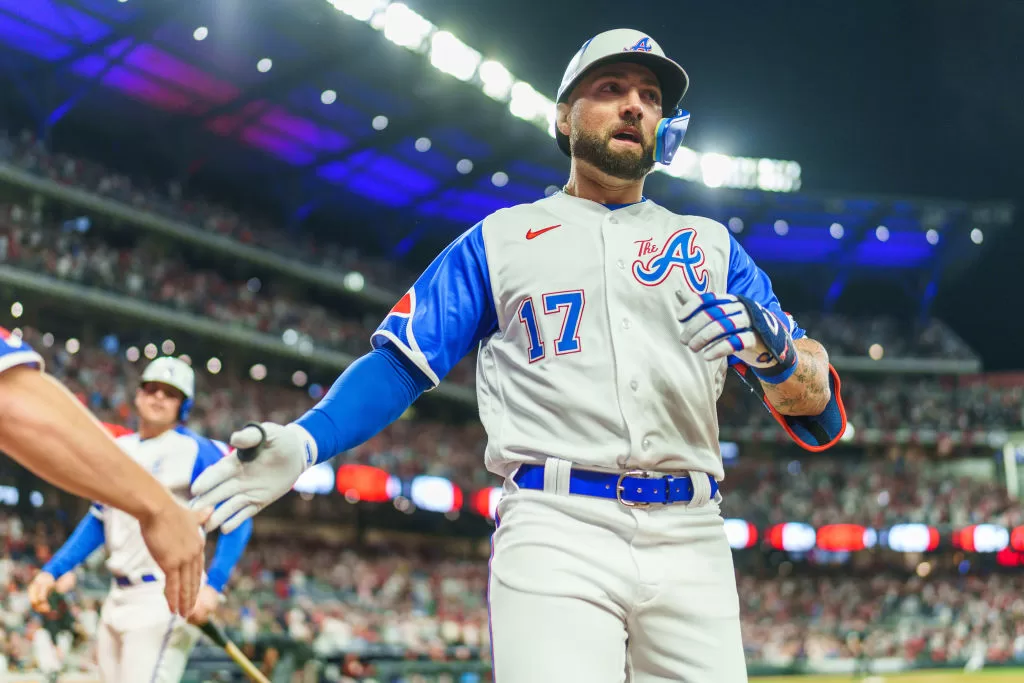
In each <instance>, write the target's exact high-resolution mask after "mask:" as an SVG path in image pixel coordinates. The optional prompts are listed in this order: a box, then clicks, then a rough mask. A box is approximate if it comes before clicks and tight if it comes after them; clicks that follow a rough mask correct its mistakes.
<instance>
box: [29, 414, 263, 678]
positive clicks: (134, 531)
mask: <svg viewBox="0 0 1024 683" xmlns="http://www.w3.org/2000/svg"><path fill="white" fill-rule="evenodd" d="M117 443H118V445H119V446H121V448H122V449H123V450H124V451H125V452H126V453H128V454H129V455H130V456H131V457H132V458H133V459H134V460H135V461H136V462H138V463H139V464H141V465H142V466H143V467H145V468H146V469H147V470H148V471H149V472H150V473H151V474H152V475H153V476H154V477H155V478H156V479H157V480H158V481H160V482H161V483H162V484H164V486H166V487H167V489H168V490H169V491H170V492H171V493H172V494H173V495H174V497H175V498H177V499H178V500H179V501H181V502H184V503H187V502H188V500H189V499H190V498H191V496H190V494H189V487H190V486H191V484H192V482H193V481H195V478H196V477H198V476H199V474H200V473H201V472H202V471H203V470H205V469H206V468H207V467H209V466H210V465H212V464H213V463H215V462H216V461H217V460H219V459H220V458H221V456H222V455H223V454H224V452H226V450H227V447H226V446H225V445H224V444H220V443H218V442H214V441H212V440H210V439H207V438H205V437H202V436H199V435H197V434H195V433H194V432H191V431H189V430H188V429H186V428H184V427H178V428H177V429H172V430H169V431H166V432H164V433H163V434H161V435H160V436H157V437H154V438H151V439H145V440H143V439H141V438H140V437H139V435H138V434H128V435H126V436H121V437H119V438H118V439H117ZM90 516H91V517H92V518H93V519H94V520H99V522H101V523H102V525H101V526H100V525H96V524H94V523H91V522H90V520H89V519H88V518H87V519H86V520H83V522H82V524H80V525H79V528H78V529H77V530H76V532H75V534H74V535H73V536H72V538H71V539H69V540H68V542H67V543H66V544H65V546H64V548H62V549H61V551H59V553H58V555H56V556H55V558H54V559H55V561H57V562H58V564H60V565H63V564H64V563H65V562H67V563H68V564H71V565H72V566H73V565H74V564H77V563H78V562H80V561H81V560H82V559H84V557H85V556H87V555H88V554H89V553H91V552H92V550H95V549H96V548H97V547H98V546H99V545H100V544H101V543H102V544H104V545H105V547H106V549H107V552H108V558H107V562H106V566H107V568H108V569H109V570H110V572H111V574H113V576H114V581H113V583H112V585H111V589H110V593H109V595H108V596H107V599H106V600H105V601H104V603H103V609H102V611H101V613H100V623H99V627H98V633H97V658H98V662H99V667H100V673H101V675H102V676H103V680H104V682H105V683H172V682H174V683H176V682H177V681H178V680H180V678H181V676H182V674H183V673H184V670H185V665H186V663H187V662H188V657H189V653H190V652H191V651H192V648H193V647H194V646H195V643H196V641H197V640H198V638H199V631H198V629H196V628H195V627H194V626H192V625H190V624H189V623H188V622H187V621H185V620H184V619H182V618H181V617H179V616H176V615H172V614H171V612H170V610H169V609H168V607H167V602H166V599H165V598H164V593H163V590H164V586H163V573H162V572H161V571H160V569H159V567H157V565H156V563H155V562H154V561H153V558H152V557H151V556H150V554H149V550H148V549H147V548H146V544H145V542H144V541H143V539H142V534H141V532H140V530H139V523H138V521H137V520H136V519H135V518H134V517H131V516H130V515H127V514H125V513H124V512H122V511H120V510H117V509H114V508H110V507H107V506H103V505H99V504H95V503H94V504H93V505H92V507H91V509H90ZM97 528H98V530H99V531H98V533H97ZM251 528H252V527H251V525H248V526H244V527H240V528H239V529H238V530H236V531H235V532H233V533H232V534H225V535H222V536H221V538H220V539H219V541H218V544H217V551H216V556H215V558H214V560H213V563H212V564H211V566H210V570H209V575H208V576H207V577H206V581H207V582H208V583H209V584H210V585H211V586H213V587H214V588H216V589H217V590H218V591H220V590H222V589H223V586H224V584H225V583H226V581H227V579H228V576H229V574H230V572H231V569H232V568H233V567H234V564H235V563H236V562H237V561H238V558H239V557H240V556H241V553H242V550H243V549H244V547H245V543H246V541H247V540H248V537H249V535H250V533H251ZM239 532H241V533H239ZM65 548H67V549H68V550H67V551H65ZM83 553H84V554H83ZM68 555H70V559H67V557H68ZM44 570H46V571H50V572H51V573H54V571H57V572H61V571H62V569H51V568H48V567H44Z"/></svg>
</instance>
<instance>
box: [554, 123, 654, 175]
mask: <svg viewBox="0 0 1024 683" xmlns="http://www.w3.org/2000/svg"><path fill="white" fill-rule="evenodd" d="M642 131H643V128H642V127H641V125H640V122H639V121H635V120H630V119H629V118H627V119H625V120H623V121H622V123H621V124H619V125H616V126H614V127H613V128H612V129H610V130H604V131H598V130H593V129H587V128H584V127H583V126H573V129H572V134H571V135H570V136H569V149H570V150H571V152H572V155H573V156H574V157H576V158H577V159H580V160H582V161H586V162H588V163H590V164H591V165H593V166H594V167H595V168H597V169H598V170H599V171H602V172H604V173H607V174H608V175H610V176H612V177H613V178H621V179H622V180H643V179H644V178H646V177H647V174H648V173H650V172H651V169H652V168H654V140H653V139H647V136H645V135H644V133H643V132H642Z"/></svg>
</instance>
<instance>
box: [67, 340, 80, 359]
mask: <svg viewBox="0 0 1024 683" xmlns="http://www.w3.org/2000/svg"><path fill="white" fill-rule="evenodd" d="M80 348H82V345H81V344H79V343H78V340H77V339H75V338H74V337H72V338H71V339H68V340H67V341H66V342H64V350H65V351H67V352H68V353H70V354H71V355H72V356H73V355H75V354H76V353H78V350H79V349H80Z"/></svg>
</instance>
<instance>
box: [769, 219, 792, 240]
mask: <svg viewBox="0 0 1024 683" xmlns="http://www.w3.org/2000/svg"><path fill="white" fill-rule="evenodd" d="M773 227H774V228H775V234H776V235H778V236H779V237H785V236H786V235H788V234H789V223H787V222H786V221H784V220H782V219H781V218H780V219H779V220H777V221H775V225H774V226H773Z"/></svg>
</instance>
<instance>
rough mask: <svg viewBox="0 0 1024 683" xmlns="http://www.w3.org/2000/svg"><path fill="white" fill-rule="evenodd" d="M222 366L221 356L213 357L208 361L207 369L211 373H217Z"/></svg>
mask: <svg viewBox="0 0 1024 683" xmlns="http://www.w3.org/2000/svg"><path fill="white" fill-rule="evenodd" d="M220 368H221V364H220V358H211V359H210V360H208V361H206V371H207V372H208V373H210V374H211V375H216V374H217V373H218V372H220Z"/></svg>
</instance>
